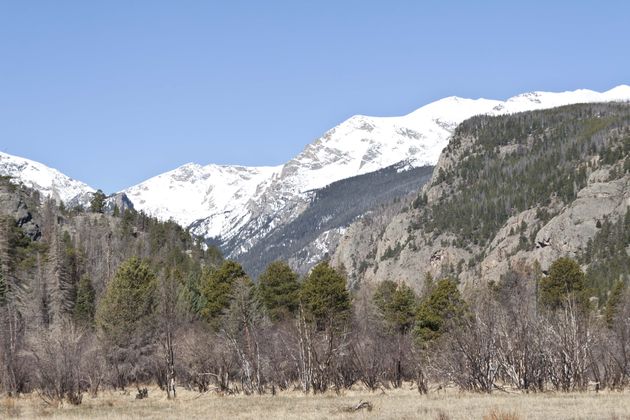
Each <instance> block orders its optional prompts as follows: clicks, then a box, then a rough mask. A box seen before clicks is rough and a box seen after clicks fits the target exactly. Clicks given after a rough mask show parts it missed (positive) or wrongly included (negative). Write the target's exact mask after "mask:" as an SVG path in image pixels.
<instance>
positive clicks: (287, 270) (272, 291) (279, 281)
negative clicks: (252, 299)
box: [258, 261, 300, 321]
mask: <svg viewBox="0 0 630 420" xmlns="http://www.w3.org/2000/svg"><path fill="white" fill-rule="evenodd" d="M299 288H300V285H299V283H298V276H297V274H296V273H295V272H294V271H293V270H291V267H289V265H288V264H287V263H285V262H283V261H276V262H272V263H271V264H269V266H268V267H267V269H266V270H265V271H264V272H263V273H262V274H261V275H260V277H259V278H258V290H259V292H260V297H261V300H262V303H263V305H264V307H265V309H266V311H267V313H268V314H269V317H270V318H271V319H272V320H274V321H278V320H281V319H283V318H285V317H287V316H289V315H292V314H293V313H295V311H296V310H297V308H298V305H299V303H298V292H299Z"/></svg>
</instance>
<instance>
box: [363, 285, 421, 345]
mask: <svg viewBox="0 0 630 420" xmlns="http://www.w3.org/2000/svg"><path fill="white" fill-rule="evenodd" d="M373 300H374V304H375V305H376V307H377V308H378V310H379V312H380V314H381V316H382V317H383V319H384V320H385V322H386V323H387V324H388V326H389V327H390V328H392V329H393V330H394V331H396V332H398V333H399V334H406V333H407V332H408V331H409V330H410V329H411V327H412V326H413V324H414V321H415V317H416V312H417V304H416V294H415V293H414V292H413V290H411V288H410V287H409V286H407V285H405V284H400V285H396V283H394V282H393V281H391V280H385V281H384V282H382V283H380V284H379V286H378V288H377V289H376V292H375V293H374V298H373Z"/></svg>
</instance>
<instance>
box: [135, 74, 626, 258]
mask: <svg viewBox="0 0 630 420" xmlns="http://www.w3.org/2000/svg"><path fill="white" fill-rule="evenodd" d="M620 100H621V101H628V100H630V86H625V85H623V86H618V87H616V88H614V89H611V90H609V91H607V92H603V93H600V92H595V91H592V90H583V89H582V90H576V91H572V92H561V93H552V92H532V93H525V94H522V95H518V96H515V97H512V98H510V99H508V100H507V101H499V100H489V99H464V98H458V97H448V98H444V99H441V100H438V101H436V102H433V103H430V104H428V105H425V106H423V107H422V108H419V109H418V110H416V111H413V112H411V113H410V114H407V115H405V116H400V117H369V116H363V115H356V116H353V117H351V118H349V119H348V120H346V121H344V122H342V123H341V124H339V125H338V126H336V127H335V128H333V129H331V130H329V131H328V132H326V133H325V134H324V135H323V136H322V137H321V138H319V139H317V140H315V141H314V142H313V143H311V144H309V145H307V146H306V147H305V149H304V150H303V151H302V152H301V153H300V154H299V155H298V156H296V157H295V158H294V159H292V160H290V161H289V162H287V163H286V164H284V165H282V166H279V167H271V168H246V167H237V166H216V165H208V166H204V167H202V166H199V165H195V164H188V165H184V166H182V167H180V168H178V169H175V170H174V171H171V172H168V173H166V174H163V175H159V176H157V177H155V178H151V179H150V180H148V181H145V182H143V183H141V184H139V185H137V186H134V187H131V188H130V189H128V190H125V192H126V193H127V195H128V196H129V197H130V198H131V200H132V201H133V202H134V205H135V207H136V208H137V209H141V210H144V211H145V212H147V213H150V214H152V215H155V216H157V217H160V218H162V219H169V218H173V219H174V220H176V221H177V222H179V223H181V224H183V225H184V226H192V227H193V231H194V232H195V233H196V234H200V235H203V236H205V237H207V238H220V239H221V240H222V241H224V242H225V241H228V240H229V241H230V245H229V247H228V249H227V252H228V254H229V255H230V256H231V257H234V256H236V255H238V254H239V253H242V252H246V251H247V250H248V249H249V248H250V247H251V246H252V245H253V244H255V243H256V241H257V240H260V238H262V237H264V236H265V235H266V234H267V233H268V232H270V231H271V230H272V229H274V228H275V227H277V226H279V225H281V224H284V223H288V222H289V221H291V220H293V219H294V218H295V217H297V216H298V215H299V214H300V213H301V211H303V210H304V208H305V207H306V206H307V205H308V200H309V197H310V195H309V194H310V193H309V191H312V190H315V189H319V188H322V187H325V186H326V185H329V184H331V183H333V182H335V181H339V180H341V179H345V178H349V177H352V176H356V175H361V174H365V173H368V172H373V171H376V170H379V169H382V168H385V167H389V166H391V165H394V164H396V163H398V162H401V161H403V160H408V161H409V162H410V163H411V165H413V166H416V167H417V166H422V165H434V164H435V163H436V162H437V160H438V158H439V155H440V153H441V151H442V149H443V148H444V147H445V146H446V144H447V142H448V138H449V137H450V135H451V134H452V132H453V130H454V129H455V127H456V126H457V125H458V124H459V123H461V122H462V121H464V120H466V119H468V118H470V117H472V116H474V115H479V114H490V115H500V114H508V113H515V112H522V111H528V110H534V109H543V108H553V107H556V106H561V105H567V104H573V103H586V102H607V101H620Z"/></svg>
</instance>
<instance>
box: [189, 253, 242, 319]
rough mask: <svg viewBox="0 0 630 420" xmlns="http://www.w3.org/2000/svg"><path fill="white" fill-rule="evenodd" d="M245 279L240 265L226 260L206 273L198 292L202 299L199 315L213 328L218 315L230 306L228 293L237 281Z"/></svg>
mask: <svg viewBox="0 0 630 420" xmlns="http://www.w3.org/2000/svg"><path fill="white" fill-rule="evenodd" d="M244 277H247V274H246V273H245V271H244V270H243V267H241V265H240V264H238V263H237V262H234V261H230V260H226V261H225V262H224V263H223V264H222V265H221V267H219V268H218V269H216V270H210V271H206V272H205V273H204V274H203V276H202V279H201V282H202V284H201V287H200V289H201V290H200V292H201V296H202V297H203V298H204V302H203V304H202V305H201V310H200V315H201V316H202V317H204V318H205V319H206V321H208V322H209V323H210V324H213V326H215V327H216V326H217V324H216V321H217V318H218V317H219V315H221V313H222V312H223V311H224V310H225V308H227V307H228V305H229V304H230V293H231V291H232V286H233V285H234V282H235V281H236V280H237V279H240V278H244Z"/></svg>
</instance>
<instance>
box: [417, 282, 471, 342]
mask: <svg viewBox="0 0 630 420" xmlns="http://www.w3.org/2000/svg"><path fill="white" fill-rule="evenodd" d="M465 312H466V303H465V302H464V300H463V299H462V296H461V294H460V292H459V290H458V289H457V284H456V283H455V282H454V281H453V280H451V279H442V280H440V281H438V282H437V283H436V284H435V286H434V287H433V288H432V290H431V292H430V293H429V294H428V295H427V296H426V297H425V298H424V299H423V300H422V302H421V303H420V306H419V308H418V313H417V315H416V328H415V334H416V338H417V339H418V340H419V341H420V342H423V343H426V342H430V341H432V340H435V339H437V338H439V337H440V336H441V335H442V334H443V333H444V332H446V331H448V329H449V328H450V327H451V324H452V323H457V322H459V321H460V320H461V319H462V318H463V316H464V314H465Z"/></svg>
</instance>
